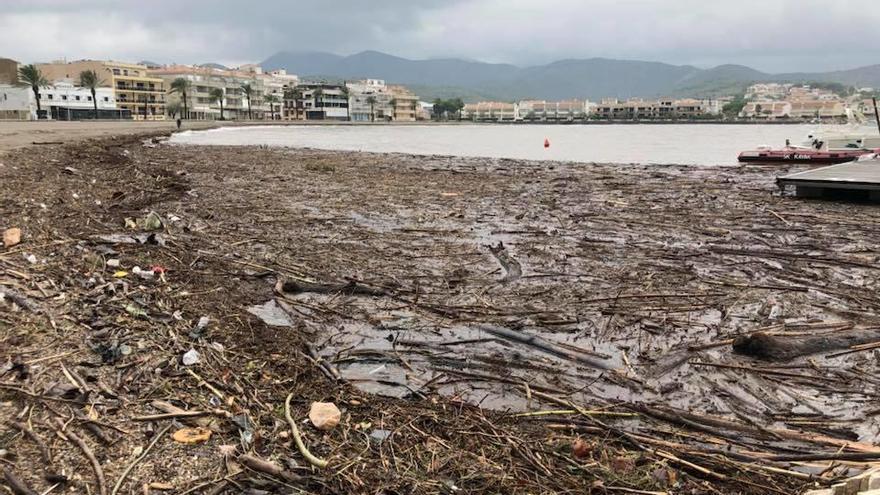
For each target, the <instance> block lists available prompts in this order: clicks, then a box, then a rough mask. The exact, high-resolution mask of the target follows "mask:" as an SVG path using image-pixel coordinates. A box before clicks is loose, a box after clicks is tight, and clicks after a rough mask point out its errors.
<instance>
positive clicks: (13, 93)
mask: <svg viewBox="0 0 880 495" xmlns="http://www.w3.org/2000/svg"><path fill="white" fill-rule="evenodd" d="M95 96H96V97H97V103H98V117H99V118H102V119H108V118H110V119H113V118H122V117H123V116H122V112H120V111H118V109H117V108H116V100H115V99H114V96H113V89H112V88H96V90H95ZM40 107H41V109H42V110H43V111H44V115H45V116H46V118H47V119H50V120H84V119H92V118H94V117H95V115H94V102H93V101H92V92H91V90H90V89H88V88H81V87H78V86H74V84H73V83H72V82H70V81H59V82H57V83H55V84H53V85H51V86H44V87H42V88H40ZM36 118H37V102H36V99H35V98H34V93H33V91H32V90H31V88H30V87H21V86H8V85H4V86H0V119H12V120H36ZM125 118H131V115H130V114H128V115H126V116H125Z"/></svg>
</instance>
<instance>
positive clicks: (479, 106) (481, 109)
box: [461, 101, 519, 122]
mask: <svg viewBox="0 0 880 495" xmlns="http://www.w3.org/2000/svg"><path fill="white" fill-rule="evenodd" d="M518 116H519V105H518V104H517V103H508V102H504V101H481V102H479V103H468V104H466V105H465V106H464V108H463V109H462V110H461V118H462V120H475V121H485V122H490V121H491V122H514V121H516V120H517V118H518Z"/></svg>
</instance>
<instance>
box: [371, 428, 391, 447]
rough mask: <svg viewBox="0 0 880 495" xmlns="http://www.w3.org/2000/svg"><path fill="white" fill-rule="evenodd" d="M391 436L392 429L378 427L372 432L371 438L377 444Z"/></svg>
mask: <svg viewBox="0 0 880 495" xmlns="http://www.w3.org/2000/svg"><path fill="white" fill-rule="evenodd" d="M390 436H391V431H389V430H380V429H376V430H373V431H372V432H370V440H372V441H373V442H375V443H376V444H382V443H383V442H384V441H385V440H388V437H390Z"/></svg>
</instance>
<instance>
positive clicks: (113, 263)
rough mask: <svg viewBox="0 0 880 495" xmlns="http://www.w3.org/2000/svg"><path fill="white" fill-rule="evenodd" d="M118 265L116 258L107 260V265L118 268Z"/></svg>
mask: <svg viewBox="0 0 880 495" xmlns="http://www.w3.org/2000/svg"><path fill="white" fill-rule="evenodd" d="M119 265H120V263H119V260H118V259H115V258H114V259H109V260H107V266H109V267H110V268H119Z"/></svg>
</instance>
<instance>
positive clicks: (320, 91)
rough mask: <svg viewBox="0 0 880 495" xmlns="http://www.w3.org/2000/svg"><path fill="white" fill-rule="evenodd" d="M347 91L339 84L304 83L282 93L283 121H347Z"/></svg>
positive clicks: (348, 117)
mask: <svg viewBox="0 0 880 495" xmlns="http://www.w3.org/2000/svg"><path fill="white" fill-rule="evenodd" d="M348 103H349V90H348V88H346V87H345V86H343V85H341V84H326V83H304V84H299V85H298V86H296V87H295V88H289V89H287V91H285V93H284V111H283V118H284V120H349V119H350V116H349V107H348Z"/></svg>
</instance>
